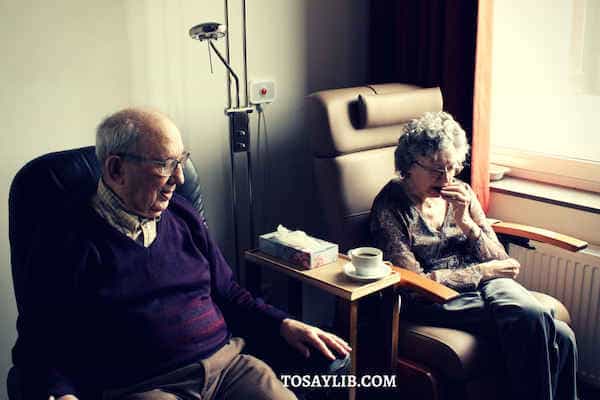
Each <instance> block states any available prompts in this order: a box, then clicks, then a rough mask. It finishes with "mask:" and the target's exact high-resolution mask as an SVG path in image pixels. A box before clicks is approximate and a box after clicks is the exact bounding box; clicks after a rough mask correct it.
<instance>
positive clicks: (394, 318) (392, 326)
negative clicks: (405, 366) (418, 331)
mask: <svg viewBox="0 0 600 400" xmlns="http://www.w3.org/2000/svg"><path fill="white" fill-rule="evenodd" d="M382 300H383V311H384V318H383V345H384V347H383V348H384V354H383V356H384V368H385V369H386V370H388V371H389V372H388V373H392V374H394V373H396V362H397V360H398V323H399V314H398V294H397V293H396V291H395V290H394V287H393V286H392V287H388V288H386V289H384V290H383V299H382Z"/></svg>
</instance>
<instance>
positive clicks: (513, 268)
mask: <svg viewBox="0 0 600 400" xmlns="http://www.w3.org/2000/svg"><path fill="white" fill-rule="evenodd" d="M520 268H521V264H519V262H518V261H517V260H515V259H514V258H507V259H506V260H492V261H488V262H485V263H483V264H479V270H480V271H481V274H482V277H481V280H482V281H487V280H490V279H494V278H511V279H515V278H516V277H517V275H519V269H520Z"/></svg>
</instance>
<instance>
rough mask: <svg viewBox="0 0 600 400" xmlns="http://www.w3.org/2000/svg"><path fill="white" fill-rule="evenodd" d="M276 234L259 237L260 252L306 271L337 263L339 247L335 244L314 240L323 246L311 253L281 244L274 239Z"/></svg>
mask: <svg viewBox="0 0 600 400" xmlns="http://www.w3.org/2000/svg"><path fill="white" fill-rule="evenodd" d="M275 234H276V232H271V233H266V234H264V235H261V236H259V237H258V248H259V250H260V251H262V252H264V253H266V254H269V255H271V256H273V257H277V258H281V259H282V260H285V261H287V262H289V263H291V264H294V265H297V266H299V267H302V268H305V269H311V268H315V267H320V266H321V265H325V264H329V263H332V262H335V261H337V258H338V245H337V244H335V243H330V242H327V241H325V240H321V239H316V238H314V240H316V241H317V242H319V244H321V245H322V246H321V247H320V248H319V249H318V250H313V251H310V252H309V251H307V250H302V249H297V248H294V247H290V246H288V245H286V244H283V243H281V242H280V241H279V240H277V239H276V238H275V237H274V236H275Z"/></svg>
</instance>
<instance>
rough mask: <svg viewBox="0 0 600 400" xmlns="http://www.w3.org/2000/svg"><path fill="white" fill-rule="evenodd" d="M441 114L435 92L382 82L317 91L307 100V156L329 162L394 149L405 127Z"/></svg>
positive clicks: (439, 92) (439, 101) (440, 102)
mask: <svg viewBox="0 0 600 400" xmlns="http://www.w3.org/2000/svg"><path fill="white" fill-rule="evenodd" d="M359 98H360V99H361V100H359ZM441 110H442V93H441V91H440V89H439V88H428V89H423V88H420V87H418V86H415V85H408V84H402V83H387V84H381V85H369V86H359V87H354V88H345V89H333V90H324V91H320V92H316V93H314V94H312V95H310V96H308V99H307V112H308V118H309V121H308V123H309V125H308V126H309V127H310V130H311V144H312V151H313V154H314V155H315V156H317V157H333V156H337V155H340V154H348V153H353V152H358V151H363V150H368V149H375V148H380V147H387V146H394V145H396V143H397V141H398V137H399V136H400V134H401V133H402V127H403V125H404V124H405V123H407V122H408V121H410V120H411V119H413V118H417V117H419V116H420V115H422V114H423V113H425V112H427V111H441Z"/></svg>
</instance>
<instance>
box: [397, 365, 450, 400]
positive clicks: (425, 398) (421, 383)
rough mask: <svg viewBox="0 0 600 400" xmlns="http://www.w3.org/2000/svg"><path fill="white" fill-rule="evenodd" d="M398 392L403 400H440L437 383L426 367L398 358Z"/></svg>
mask: <svg viewBox="0 0 600 400" xmlns="http://www.w3.org/2000/svg"><path fill="white" fill-rule="evenodd" d="M397 365H398V369H397V371H398V391H399V392H400V393H401V398H403V399H422V400H440V394H439V390H438V381H437V379H436V377H435V375H434V374H433V373H432V372H431V371H430V370H429V369H427V368H426V367H424V366H421V365H419V364H415V363H414V362H412V361H408V360H405V359H403V358H398V364H397Z"/></svg>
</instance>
